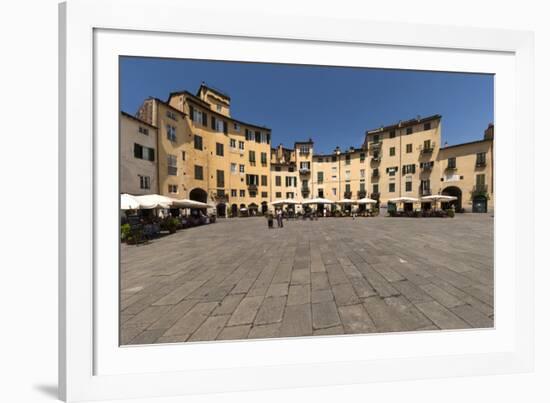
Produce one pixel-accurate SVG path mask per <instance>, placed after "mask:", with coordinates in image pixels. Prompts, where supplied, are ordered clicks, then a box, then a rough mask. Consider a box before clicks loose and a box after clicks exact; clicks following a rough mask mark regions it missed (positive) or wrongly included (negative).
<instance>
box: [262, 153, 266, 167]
mask: <svg viewBox="0 0 550 403" xmlns="http://www.w3.org/2000/svg"><path fill="white" fill-rule="evenodd" d="M260 161H261V163H262V165H267V153H260Z"/></svg>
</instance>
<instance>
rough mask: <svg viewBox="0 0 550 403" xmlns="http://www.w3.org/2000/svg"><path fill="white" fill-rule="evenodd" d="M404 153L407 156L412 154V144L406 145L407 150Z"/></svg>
mask: <svg viewBox="0 0 550 403" xmlns="http://www.w3.org/2000/svg"><path fill="white" fill-rule="evenodd" d="M406 151H407V154H410V153H412V152H413V145H412V144H407V149H406Z"/></svg>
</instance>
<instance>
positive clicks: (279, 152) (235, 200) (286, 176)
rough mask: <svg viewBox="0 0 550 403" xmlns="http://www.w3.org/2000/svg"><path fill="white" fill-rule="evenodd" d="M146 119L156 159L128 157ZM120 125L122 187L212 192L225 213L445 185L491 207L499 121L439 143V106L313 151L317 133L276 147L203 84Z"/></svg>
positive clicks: (482, 207) (437, 189)
mask: <svg viewBox="0 0 550 403" xmlns="http://www.w3.org/2000/svg"><path fill="white" fill-rule="evenodd" d="M140 122H142V125H143V126H147V127H148V128H149V130H150V131H151V133H152V134H153V133H154V134H153V135H152V136H150V137H146V136H145V137H146V138H143V137H144V136H141V137H140V136H137V137H138V138H139V139H141V140H143V142H144V144H142V145H143V146H146V147H151V148H155V150H156V152H155V158H156V159H155V161H146V162H144V161H134V160H132V158H129V154H128V153H129V150H130V145H131V144H130V143H132V141H134V140H131V139H132V138H134V137H135V136H136V135H138V134H139V132H136V130H139V123H140ZM121 131H124V133H122V134H123V137H124V139H123V150H122V153H121V158H122V160H121V161H122V165H124V166H123V167H122V177H121V180H122V182H123V183H122V188H121V191H124V190H128V193H133V194H138V193H160V194H163V195H167V196H171V197H174V198H189V199H193V200H199V201H203V202H207V203H209V204H211V205H214V206H216V209H217V213H218V215H219V216H226V215H227V214H231V215H239V214H242V213H243V212H244V213H246V214H255V213H262V212H266V211H268V209H269V207H270V205H269V203H270V202H273V201H276V200H281V199H294V200H296V201H297V202H302V201H304V200H307V199H310V198H314V197H323V198H327V199H330V200H332V201H338V200H341V199H345V198H346V199H360V198H363V197H370V198H373V199H376V200H378V201H379V206H380V207H382V208H385V207H386V206H387V204H388V200H389V199H392V198H397V197H404V196H408V197H414V198H420V197H422V196H427V195H431V194H439V193H441V194H449V195H452V196H456V197H457V199H458V200H457V201H456V202H454V203H453V204H454V205H455V207H456V208H458V209H461V208H464V209H465V210H466V211H480V212H481V211H491V210H492V209H493V199H494V198H493V186H492V182H493V175H492V172H493V158H492V155H493V154H492V147H493V131H494V128H493V127H492V126H490V128H489V129H488V130H487V131H486V133H485V138H484V139H483V140H480V141H475V142H471V143H467V144H459V145H453V146H446V147H441V116H440V115H433V116H428V117H424V118H420V117H418V118H416V119H411V120H407V121H401V122H398V123H396V124H392V125H388V126H384V127H380V128H376V129H373V130H368V131H367V132H366V133H365V141H364V143H363V144H362V145H361V146H360V147H358V148H354V147H349V148H348V149H346V150H340V148H339V147H336V149H335V150H334V152H333V153H330V154H319V153H317V154H316V153H314V141H313V140H312V139H308V140H306V141H297V142H295V143H294V146H293V147H292V148H285V147H283V146H282V145H280V146H278V147H275V148H272V147H271V130H270V129H269V128H267V127H264V126H261V125H256V124H251V123H246V122H243V121H241V120H237V119H235V118H234V117H232V115H231V98H230V97H229V96H228V95H227V94H224V93H223V92H222V91H219V90H216V89H214V88H211V87H209V86H207V85H205V84H202V85H201V86H200V87H199V90H198V91H197V93H196V94H192V93H190V92H188V91H178V92H172V93H171V94H170V95H169V97H168V99H167V101H162V100H160V99H157V98H149V99H147V100H145V101H144V102H143V104H142V106H141V107H140V109H139V111H138V113H137V118H134V117H131V116H129V115H126V114H122V115H121ZM127 133H129V134H127ZM136 133H137V134H136ZM130 134H131V136H134V137H131V136H130ZM153 137H155V138H156V146H155V144H154V141H153ZM135 141H137V140H135ZM146 141H148V143H146V144H145V142H146ZM124 142H126V143H124ZM140 144H141V143H140ZM155 162H156V170H157V173H156V176H155V177H154V178H153V177H151V181H150V186H151V187H150V188H149V189H140V188H136V187H135V186H136V183H137V184H139V182H138V181H136V179H135V177H136V175H139V172H138V171H139V169H142V170H143V169H145V167H146V166H148V167H149V168H152V165H155ZM147 164H148V165H147ZM148 176H151V175H148ZM153 176H154V175H153ZM132 181H133V182H132ZM132 186H133V187H132ZM130 190H131V191H130ZM405 207H406V208H413V206H405ZM422 207H425V208H427V207H428V205H424V206H422Z"/></svg>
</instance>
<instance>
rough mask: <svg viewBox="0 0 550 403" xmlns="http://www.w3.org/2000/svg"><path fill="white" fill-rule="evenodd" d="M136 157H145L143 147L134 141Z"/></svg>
mask: <svg viewBox="0 0 550 403" xmlns="http://www.w3.org/2000/svg"><path fill="white" fill-rule="evenodd" d="M134 157H135V158H140V159H141V158H143V147H142V146H140V145H139V144H138V143H134Z"/></svg>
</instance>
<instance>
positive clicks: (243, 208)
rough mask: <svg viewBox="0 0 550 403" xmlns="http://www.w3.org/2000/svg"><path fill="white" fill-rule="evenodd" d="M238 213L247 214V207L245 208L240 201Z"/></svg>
mask: <svg viewBox="0 0 550 403" xmlns="http://www.w3.org/2000/svg"><path fill="white" fill-rule="evenodd" d="M239 213H241V215H242V216H247V215H248V209H247V208H246V204H244V203H241V205H240V206H239Z"/></svg>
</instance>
